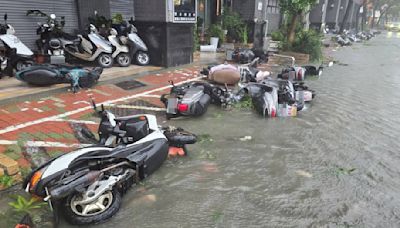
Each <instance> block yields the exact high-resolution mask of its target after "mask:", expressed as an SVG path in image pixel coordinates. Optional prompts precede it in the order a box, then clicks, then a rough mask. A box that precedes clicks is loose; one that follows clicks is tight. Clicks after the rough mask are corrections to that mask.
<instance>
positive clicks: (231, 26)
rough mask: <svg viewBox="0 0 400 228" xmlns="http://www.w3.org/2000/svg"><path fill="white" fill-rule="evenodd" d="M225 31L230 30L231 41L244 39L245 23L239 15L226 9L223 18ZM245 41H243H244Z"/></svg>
mask: <svg viewBox="0 0 400 228" xmlns="http://www.w3.org/2000/svg"><path fill="white" fill-rule="evenodd" d="M221 20H222V27H223V29H226V30H228V36H229V37H230V38H231V39H235V40H239V39H241V38H243V36H242V34H243V26H244V25H245V23H244V22H243V20H242V18H241V16H240V14H239V13H237V12H235V11H232V10H231V9H230V8H228V7H225V8H224V11H223V13H222V16H221ZM242 40H243V39H242Z"/></svg>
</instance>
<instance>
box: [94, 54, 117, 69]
mask: <svg viewBox="0 0 400 228" xmlns="http://www.w3.org/2000/svg"><path fill="white" fill-rule="evenodd" d="M97 63H98V64H99V65H100V66H101V67H103V68H109V67H112V65H113V63H114V60H113V58H112V56H111V55H110V54H105V53H103V54H100V55H99V57H97Z"/></svg>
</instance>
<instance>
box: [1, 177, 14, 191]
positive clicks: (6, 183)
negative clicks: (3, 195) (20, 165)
mask: <svg viewBox="0 0 400 228" xmlns="http://www.w3.org/2000/svg"><path fill="white" fill-rule="evenodd" d="M13 184H14V180H13V179H12V177H10V176H8V175H3V176H0V185H2V186H4V187H6V188H9V187H11V186H12V185H13Z"/></svg>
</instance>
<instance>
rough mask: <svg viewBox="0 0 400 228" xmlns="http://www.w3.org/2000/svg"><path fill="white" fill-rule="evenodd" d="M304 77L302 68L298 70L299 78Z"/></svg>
mask: <svg viewBox="0 0 400 228" xmlns="http://www.w3.org/2000/svg"><path fill="white" fill-rule="evenodd" d="M302 79H303V70H302V69H300V70H299V71H298V72H297V80H302Z"/></svg>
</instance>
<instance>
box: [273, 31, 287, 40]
mask: <svg viewBox="0 0 400 228" xmlns="http://www.w3.org/2000/svg"><path fill="white" fill-rule="evenodd" d="M271 38H272V40H273V41H284V40H285V35H284V34H283V32H282V31H280V30H278V31H273V32H272V33H271Z"/></svg>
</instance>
